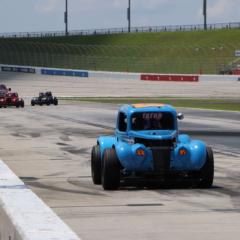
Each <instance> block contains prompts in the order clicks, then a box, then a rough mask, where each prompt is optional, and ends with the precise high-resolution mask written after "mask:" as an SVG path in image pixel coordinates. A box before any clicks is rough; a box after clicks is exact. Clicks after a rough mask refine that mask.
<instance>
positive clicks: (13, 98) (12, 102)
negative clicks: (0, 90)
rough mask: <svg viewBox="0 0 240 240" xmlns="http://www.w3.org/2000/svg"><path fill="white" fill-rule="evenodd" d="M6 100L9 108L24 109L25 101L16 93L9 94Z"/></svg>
mask: <svg viewBox="0 0 240 240" xmlns="http://www.w3.org/2000/svg"><path fill="white" fill-rule="evenodd" d="M5 98H6V105H7V106H15V107H17V108H19V107H22V108H23V107H24V100H23V99H22V98H21V97H19V96H18V93H16V92H8V93H7V94H6V97H5Z"/></svg>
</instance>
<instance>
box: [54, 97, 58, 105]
mask: <svg viewBox="0 0 240 240" xmlns="http://www.w3.org/2000/svg"><path fill="white" fill-rule="evenodd" d="M53 104H54V105H55V106H57V105H58V100H57V99H56V98H55V99H54V101H53Z"/></svg>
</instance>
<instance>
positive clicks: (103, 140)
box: [97, 136, 116, 159]
mask: <svg viewBox="0 0 240 240" xmlns="http://www.w3.org/2000/svg"><path fill="white" fill-rule="evenodd" d="M97 144H98V145H99V146H100V152H101V159H103V153H104V150H105V149H106V148H112V147H113V146H115V144H116V138H115V137H114V136H101V137H99V138H98V139H97Z"/></svg>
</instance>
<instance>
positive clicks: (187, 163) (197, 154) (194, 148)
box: [171, 140, 207, 171]
mask: <svg viewBox="0 0 240 240" xmlns="http://www.w3.org/2000/svg"><path fill="white" fill-rule="evenodd" d="M180 149H186V150H187V154H186V155H184V156H181V155H180V154H179V151H180ZM206 154H207V153H206V144H205V143H204V142H202V141H200V140H190V142H188V143H180V144H178V145H177V147H176V148H175V149H174V152H173V156H172V157H173V161H172V164H171V167H172V169H176V170H182V171H198V170H200V169H201V168H202V167H203V165H204V164H205V162H206Z"/></svg>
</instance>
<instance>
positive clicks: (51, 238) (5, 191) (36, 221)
mask: <svg viewBox="0 0 240 240" xmlns="http://www.w3.org/2000/svg"><path fill="white" fill-rule="evenodd" d="M0 240H80V239H79V237H78V236H77V235H76V234H75V233H74V232H73V231H72V230H71V229H70V228H69V227H68V226H67V225H66V224H65V223H64V222H63V221H62V220H61V219H60V218H59V217H58V216H57V215H56V214H55V213H54V212H53V211H52V210H51V209H50V208H49V207H48V206H47V205H46V204H45V203H44V202H43V201H42V200H41V199H39V198H38V197H37V196H36V194H34V193H33V192H32V191H31V190H30V189H28V187H27V186H26V185H25V184H24V183H23V182H22V181H21V180H20V179H19V178H18V177H17V176H16V175H15V174H14V173H13V172H12V171H11V170H10V169H9V168H8V167H7V165H6V164H4V163H3V162H2V161H1V160H0Z"/></svg>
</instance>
